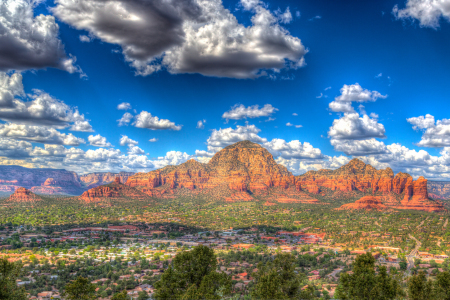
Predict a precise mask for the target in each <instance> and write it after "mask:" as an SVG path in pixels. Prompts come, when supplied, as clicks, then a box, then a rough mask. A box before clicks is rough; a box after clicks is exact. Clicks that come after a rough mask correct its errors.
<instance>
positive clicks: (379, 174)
mask: <svg viewBox="0 0 450 300" xmlns="http://www.w3.org/2000/svg"><path fill="white" fill-rule="evenodd" d="M296 179H297V181H296V184H297V186H298V188H299V189H304V190H307V191H308V192H309V193H312V194H319V193H322V194H333V193H336V192H340V193H343V194H345V193H350V192H352V191H360V192H363V193H369V194H373V195H380V197H379V198H378V200H380V201H382V203H383V204H384V205H386V206H390V207H393V208H396V209H413V210H424V211H441V210H444V208H443V205H442V203H440V202H437V201H433V200H431V199H429V197H428V191H427V180H426V179H425V178H423V177H420V178H419V179H418V180H416V181H413V178H412V177H411V175H409V174H406V173H401V172H400V173H397V174H396V175H395V176H394V172H393V171H392V169H391V168H386V169H384V170H377V169H375V168H374V167H372V166H371V165H368V164H365V163H364V162H363V161H361V160H359V159H356V158H355V159H352V160H351V161H350V162H349V163H348V164H346V165H344V166H342V167H340V168H338V169H336V170H319V171H309V172H307V173H305V174H303V175H300V176H298V177H296ZM388 195H391V197H387V196H388ZM397 198H401V200H398V199H397ZM360 200H361V199H360ZM363 200H364V201H365V200H367V199H363ZM358 201H359V200H358ZM364 201H363V202H362V203H359V202H358V203H356V204H355V205H356V206H358V205H359V204H364Z"/></svg>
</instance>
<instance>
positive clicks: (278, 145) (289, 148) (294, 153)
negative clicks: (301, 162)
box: [262, 139, 324, 159]
mask: <svg viewBox="0 0 450 300" xmlns="http://www.w3.org/2000/svg"><path fill="white" fill-rule="evenodd" d="M262 146H263V147H264V148H266V149H267V150H269V152H270V153H272V155H274V156H275V157H283V158H286V159H290V158H296V159H321V158H324V155H323V154H322V151H320V149H318V148H314V147H313V146H312V145H311V144H310V143H308V142H304V143H303V144H302V143H301V142H300V141H298V140H293V141H290V142H286V141H285V140H283V139H273V140H271V141H270V142H266V143H263V144H262Z"/></svg>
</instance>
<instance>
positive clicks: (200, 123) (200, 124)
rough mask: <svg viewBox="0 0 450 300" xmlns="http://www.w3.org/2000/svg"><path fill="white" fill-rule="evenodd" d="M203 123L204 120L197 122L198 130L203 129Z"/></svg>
mask: <svg viewBox="0 0 450 300" xmlns="http://www.w3.org/2000/svg"><path fill="white" fill-rule="evenodd" d="M204 123H206V120H200V121H198V122H197V128H198V129H203V128H205V124H204Z"/></svg>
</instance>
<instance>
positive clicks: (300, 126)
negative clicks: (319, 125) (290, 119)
mask: <svg viewBox="0 0 450 300" xmlns="http://www.w3.org/2000/svg"><path fill="white" fill-rule="evenodd" d="M302 127H303V125H295V128H302Z"/></svg>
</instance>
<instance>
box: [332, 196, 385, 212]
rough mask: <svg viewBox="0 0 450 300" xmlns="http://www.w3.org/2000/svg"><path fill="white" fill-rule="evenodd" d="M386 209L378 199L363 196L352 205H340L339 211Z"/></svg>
mask: <svg viewBox="0 0 450 300" xmlns="http://www.w3.org/2000/svg"><path fill="white" fill-rule="evenodd" d="M387 208H388V207H387V206H386V205H384V204H383V202H382V201H381V200H380V198H379V197H374V196H364V197H362V198H361V199H359V200H357V201H356V202H354V203H348V204H344V205H342V206H341V207H340V208H339V209H342V210H354V209H364V210H385V209H387Z"/></svg>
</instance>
